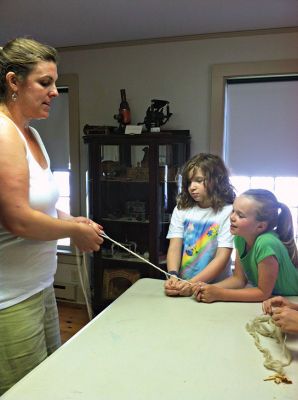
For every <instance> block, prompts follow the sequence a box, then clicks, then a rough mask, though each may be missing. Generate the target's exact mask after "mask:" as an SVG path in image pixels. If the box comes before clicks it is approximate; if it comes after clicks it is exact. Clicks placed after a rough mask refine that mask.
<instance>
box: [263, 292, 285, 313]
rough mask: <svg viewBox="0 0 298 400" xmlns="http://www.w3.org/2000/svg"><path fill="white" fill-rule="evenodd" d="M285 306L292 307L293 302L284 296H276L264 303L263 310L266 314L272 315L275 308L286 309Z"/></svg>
mask: <svg viewBox="0 0 298 400" xmlns="http://www.w3.org/2000/svg"><path fill="white" fill-rule="evenodd" d="M284 306H287V307H291V302H290V301H289V300H288V299H286V298H284V297H282V296H276V297H272V298H271V299H268V300H265V301H263V304H262V309H263V312H264V314H270V315H272V313H273V308H274V307H284Z"/></svg>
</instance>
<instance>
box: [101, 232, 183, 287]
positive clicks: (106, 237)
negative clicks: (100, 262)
mask: <svg viewBox="0 0 298 400" xmlns="http://www.w3.org/2000/svg"><path fill="white" fill-rule="evenodd" d="M100 235H101V236H102V237H103V238H105V239H108V240H110V241H111V242H113V243H115V244H116V245H117V246H119V247H121V248H122V249H124V250H126V251H128V252H129V253H130V254H132V255H133V256H135V257H137V258H139V259H140V260H142V261H144V262H145V263H147V264H149V265H151V267H153V268H155V269H157V270H158V271H160V272H162V273H163V274H164V275H165V276H166V277H167V278H172V277H173V275H171V274H169V273H168V272H166V271H164V270H163V269H161V268H159V267H158V266H157V265H155V264H153V263H152V262H150V261H148V260H147V259H146V258H144V257H142V256H140V255H139V254H137V253H135V252H134V251H132V250H130V249H128V248H127V247H125V246H123V244H121V243H119V242H116V240H114V239H112V238H111V237H110V236H108V235H107V234H106V233H105V232H101V233H100ZM175 278H176V279H178V281H181V282H187V283H188V284H189V285H191V283H190V282H188V281H186V280H185V279H182V278H179V277H178V276H175Z"/></svg>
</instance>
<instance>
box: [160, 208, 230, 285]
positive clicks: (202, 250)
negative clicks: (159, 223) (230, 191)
mask: <svg viewBox="0 0 298 400" xmlns="http://www.w3.org/2000/svg"><path fill="white" fill-rule="evenodd" d="M231 212H232V205H226V206H225V207H224V208H223V209H222V210H221V211H218V212H217V213H215V212H214V210H213V209H212V208H199V207H193V208H189V209H186V210H178V208H177V207H175V209H174V212H173V215H172V218H171V224H170V228H169V232H168V235H167V238H168V239H171V238H182V239H183V249H182V259H181V268H180V271H179V275H180V276H181V277H182V278H183V279H191V278H192V277H194V276H195V275H197V274H198V273H199V272H201V271H202V270H203V269H204V268H205V267H206V266H207V265H208V264H209V263H210V261H211V260H212V259H213V258H214V257H215V254H216V250H217V248H218V247H228V248H233V236H232V235H231V233H230V214H231ZM230 274H231V265H230V263H229V264H228V265H227V267H226V269H225V270H224V271H223V272H222V273H221V274H220V276H218V277H217V278H216V280H214V281H213V282H215V281H220V280H222V279H225V278H226V277H227V276H229V275H230Z"/></svg>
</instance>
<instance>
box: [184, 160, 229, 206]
mask: <svg viewBox="0 0 298 400" xmlns="http://www.w3.org/2000/svg"><path fill="white" fill-rule="evenodd" d="M199 168H200V169H201V171H202V173H203V175H204V176H205V178H206V179H205V183H204V184H205V187H206V190H207V195H208V197H209V200H210V203H211V207H212V208H213V210H214V211H215V212H217V211H219V210H221V209H222V208H223V207H224V206H225V205H226V204H232V203H233V201H234V199H235V197H236V195H235V192H234V187H233V186H232V184H231V182H230V178H229V172H228V169H227V167H226V166H225V164H224V162H223V160H222V159H221V158H220V157H219V156H217V155H215V154H209V153H199V154H198V155H196V156H194V157H192V158H191V159H190V160H189V161H188V162H187V163H186V164H185V165H184V167H183V169H182V173H181V175H182V188H181V192H180V193H179V194H178V196H177V207H178V208H179V209H186V208H191V207H194V206H195V205H197V203H196V202H195V200H194V199H193V198H192V197H191V196H190V194H189V191H188V188H189V175H190V174H191V173H192V172H195V171H196V170H197V169H199Z"/></svg>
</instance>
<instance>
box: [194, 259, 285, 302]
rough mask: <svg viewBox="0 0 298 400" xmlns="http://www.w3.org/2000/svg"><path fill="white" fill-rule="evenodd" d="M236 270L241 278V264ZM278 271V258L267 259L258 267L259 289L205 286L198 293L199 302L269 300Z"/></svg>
mask: <svg viewBox="0 0 298 400" xmlns="http://www.w3.org/2000/svg"><path fill="white" fill-rule="evenodd" d="M236 268H237V271H236V274H237V275H238V276H240V268H241V269H242V267H241V266H240V265H239V263H237V267H236ZM278 269H279V267H278V262H277V260H276V258H275V257H274V256H269V257H266V258H265V259H264V260H262V262H260V263H259V265H258V275H259V279H258V286H257V287H255V288H241V289H239V288H236V289H233V288H226V287H223V286H221V287H219V286H218V285H203V286H202V287H201V289H200V292H199V293H198V296H197V297H198V300H199V301H203V302H206V303H211V302H213V301H246V302H250V301H264V300H266V299H268V297H269V296H270V295H271V293H272V291H273V288H274V285H275V282H276V279H277V275H278ZM242 273H243V271H242ZM243 274H244V273H243ZM223 282H225V281H223ZM199 295H200V296H199Z"/></svg>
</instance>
